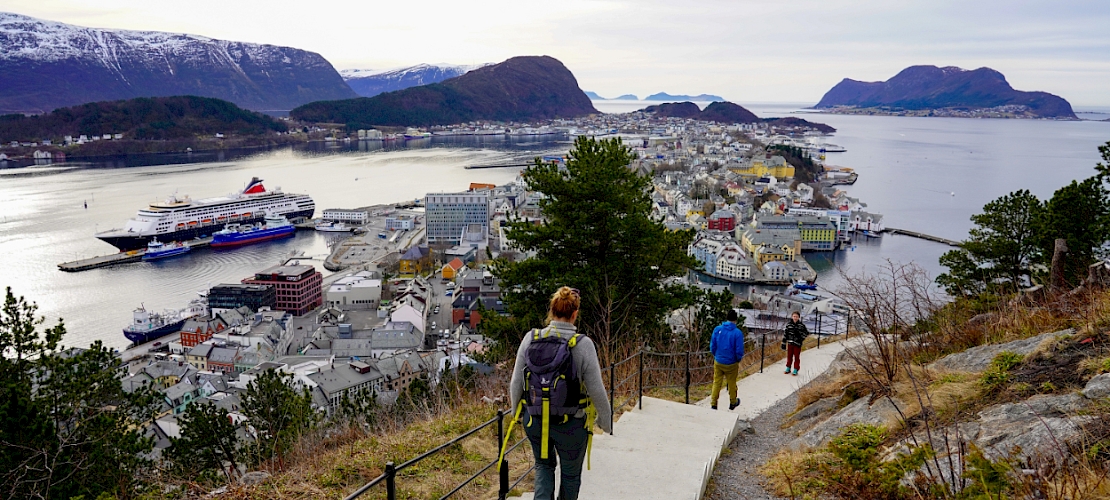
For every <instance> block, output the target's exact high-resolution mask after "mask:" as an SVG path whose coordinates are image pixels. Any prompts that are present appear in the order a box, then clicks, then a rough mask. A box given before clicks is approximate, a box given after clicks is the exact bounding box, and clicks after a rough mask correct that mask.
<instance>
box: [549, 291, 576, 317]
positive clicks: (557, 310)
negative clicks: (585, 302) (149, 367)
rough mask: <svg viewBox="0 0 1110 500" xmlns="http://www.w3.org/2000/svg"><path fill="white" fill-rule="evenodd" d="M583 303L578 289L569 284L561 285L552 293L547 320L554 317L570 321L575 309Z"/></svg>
mask: <svg viewBox="0 0 1110 500" xmlns="http://www.w3.org/2000/svg"><path fill="white" fill-rule="evenodd" d="M581 305H582V298H581V297H580V296H579V293H578V290H575V289H573V288H571V287H569V286H564V287H559V289H558V290H556V291H555V293H554V294H552V295H551V304H550V306H549V308H548V311H547V320H548V321H551V320H554V319H558V320H565V321H570V319H571V317H572V316H574V313H575V311H577V310H578V308H579V307H581Z"/></svg>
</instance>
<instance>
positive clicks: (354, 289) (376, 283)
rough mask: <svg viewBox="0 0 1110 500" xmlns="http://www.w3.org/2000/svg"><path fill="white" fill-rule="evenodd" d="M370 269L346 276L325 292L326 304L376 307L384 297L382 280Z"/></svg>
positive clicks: (345, 306)
mask: <svg viewBox="0 0 1110 500" xmlns="http://www.w3.org/2000/svg"><path fill="white" fill-rule="evenodd" d="M371 276H372V273H371V272H370V271H362V272H360V273H357V274H353V275H351V276H345V277H343V278H340V279H338V280H336V281H335V283H332V285H331V286H330V287H328V289H327V291H326V292H324V304H325V305H326V306H327V307H334V308H336V309H341V310H346V309H376V308H377V307H378V302H380V301H381V299H382V280H380V279H374V278H372V277H371Z"/></svg>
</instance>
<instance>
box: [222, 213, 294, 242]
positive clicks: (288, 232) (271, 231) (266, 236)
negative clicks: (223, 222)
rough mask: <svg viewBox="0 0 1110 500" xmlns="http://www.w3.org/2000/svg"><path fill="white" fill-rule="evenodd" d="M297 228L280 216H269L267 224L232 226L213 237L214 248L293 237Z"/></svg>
mask: <svg viewBox="0 0 1110 500" xmlns="http://www.w3.org/2000/svg"><path fill="white" fill-rule="evenodd" d="M296 231H297V228H296V226H294V225H293V224H290V223H289V221H288V220H287V219H286V218H285V217H282V216H280V215H272V214H268V215H266V218H265V223H263V224H254V225H253V226H242V225H239V224H230V225H228V227H227V228H225V229H223V230H220V231H216V233H215V234H213V235H212V247H213V248H221V247H236V246H241V245H249V244H251V243H259V242H262V241H269V240H276V239H280V238H288V237H291V236H293V233H294V232H296Z"/></svg>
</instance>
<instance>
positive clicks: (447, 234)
mask: <svg viewBox="0 0 1110 500" xmlns="http://www.w3.org/2000/svg"><path fill="white" fill-rule="evenodd" d="M424 212H425V218H426V221H427V225H426V227H427V239H428V243H429V244H436V243H450V244H452V245H458V244H460V239H461V238H460V237H461V236H462V235H463V233H464V232H465V231H466V229H467V226H469V225H471V224H479V225H481V226H483V227H489V192H488V191H478V192H472V193H429V194H428V195H427V196H425V197H424Z"/></svg>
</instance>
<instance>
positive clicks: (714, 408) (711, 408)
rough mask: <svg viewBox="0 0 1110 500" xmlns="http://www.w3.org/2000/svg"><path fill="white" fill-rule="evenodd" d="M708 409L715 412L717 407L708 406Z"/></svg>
mask: <svg viewBox="0 0 1110 500" xmlns="http://www.w3.org/2000/svg"><path fill="white" fill-rule="evenodd" d="M709 409H710V410H716V409H717V405H713V406H710V407H709Z"/></svg>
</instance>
